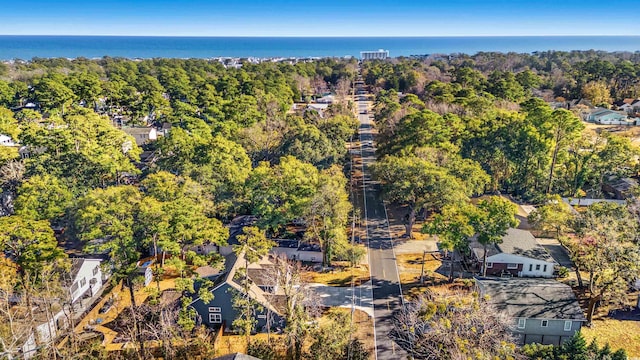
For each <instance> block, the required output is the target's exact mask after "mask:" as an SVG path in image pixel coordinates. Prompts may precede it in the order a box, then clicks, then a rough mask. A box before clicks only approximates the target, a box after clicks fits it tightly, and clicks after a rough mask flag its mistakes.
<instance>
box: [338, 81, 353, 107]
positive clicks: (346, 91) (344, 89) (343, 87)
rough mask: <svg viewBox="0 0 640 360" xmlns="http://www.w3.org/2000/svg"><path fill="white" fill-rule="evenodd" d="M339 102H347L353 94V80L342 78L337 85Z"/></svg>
mask: <svg viewBox="0 0 640 360" xmlns="http://www.w3.org/2000/svg"><path fill="white" fill-rule="evenodd" d="M335 91H336V98H337V100H338V103H346V102H347V99H348V97H349V95H350V94H351V80H349V79H345V78H340V80H338V83H337V84H336V87H335Z"/></svg>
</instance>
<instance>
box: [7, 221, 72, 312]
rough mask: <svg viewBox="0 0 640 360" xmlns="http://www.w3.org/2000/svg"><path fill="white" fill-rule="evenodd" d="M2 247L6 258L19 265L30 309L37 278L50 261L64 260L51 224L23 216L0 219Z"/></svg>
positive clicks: (20, 277)
mask: <svg viewBox="0 0 640 360" xmlns="http://www.w3.org/2000/svg"><path fill="white" fill-rule="evenodd" d="M0 247H1V248H2V249H3V251H4V256H6V257H7V258H8V259H9V260H11V261H12V263H13V264H15V265H16V267H17V274H18V277H19V279H20V284H21V285H22V287H23V289H24V296H25V297H26V299H27V304H28V305H29V308H31V306H30V305H31V303H30V301H31V295H32V291H31V284H32V283H33V282H34V279H36V278H37V276H38V275H39V274H40V271H41V270H42V268H43V267H44V266H45V265H46V264H47V263H48V262H52V261H54V260H56V259H60V258H63V257H65V254H64V252H63V251H62V249H61V248H59V247H58V242H57V240H56V238H55V237H54V236H53V230H51V226H50V225H49V222H47V221H43V220H33V219H29V218H25V217H23V216H20V215H13V216H4V217H0Z"/></svg>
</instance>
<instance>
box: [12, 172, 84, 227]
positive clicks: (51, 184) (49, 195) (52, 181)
mask: <svg viewBox="0 0 640 360" xmlns="http://www.w3.org/2000/svg"><path fill="white" fill-rule="evenodd" d="M72 198H73V195H72V194H71V192H70V191H69V189H68V188H67V187H66V186H65V185H64V184H62V183H61V182H60V180H58V179H57V178H56V177H54V176H51V175H35V176H33V177H31V178H29V179H28V180H27V181H25V182H23V183H22V185H20V187H19V188H18V197H17V198H16V200H15V203H14V208H15V211H16V214H18V215H22V216H24V217H28V218H31V219H34V220H48V221H50V222H56V221H58V220H60V218H61V217H62V216H64V215H65V213H66V211H67V209H69V207H70V206H71V203H72Z"/></svg>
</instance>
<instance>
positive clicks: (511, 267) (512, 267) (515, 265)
mask: <svg viewBox="0 0 640 360" xmlns="http://www.w3.org/2000/svg"><path fill="white" fill-rule="evenodd" d="M517 268H518V264H507V269H517Z"/></svg>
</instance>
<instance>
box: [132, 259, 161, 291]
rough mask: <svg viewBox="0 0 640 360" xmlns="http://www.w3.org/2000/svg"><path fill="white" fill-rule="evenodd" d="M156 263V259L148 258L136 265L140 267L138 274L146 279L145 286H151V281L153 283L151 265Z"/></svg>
mask: <svg viewBox="0 0 640 360" xmlns="http://www.w3.org/2000/svg"><path fill="white" fill-rule="evenodd" d="M155 262H156V260H155V259H153V258H151V259H150V258H147V259H143V260H140V261H138V263H137V264H136V266H137V267H138V268H137V272H138V274H139V275H141V276H142V277H144V286H147V285H149V284H150V283H151V281H153V268H152V266H151V265H153V264H154V263H155Z"/></svg>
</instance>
